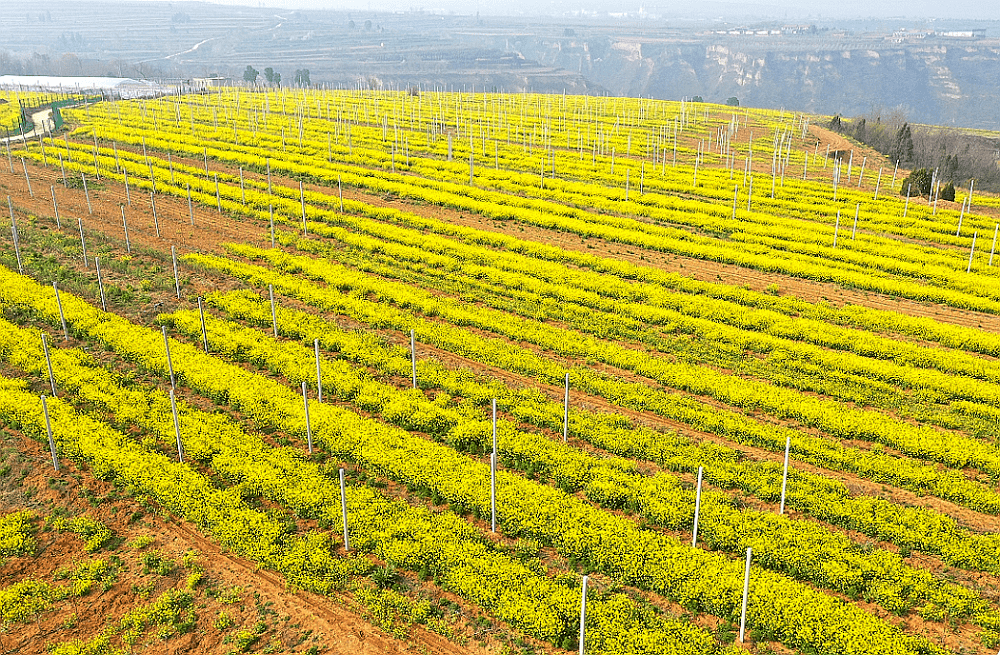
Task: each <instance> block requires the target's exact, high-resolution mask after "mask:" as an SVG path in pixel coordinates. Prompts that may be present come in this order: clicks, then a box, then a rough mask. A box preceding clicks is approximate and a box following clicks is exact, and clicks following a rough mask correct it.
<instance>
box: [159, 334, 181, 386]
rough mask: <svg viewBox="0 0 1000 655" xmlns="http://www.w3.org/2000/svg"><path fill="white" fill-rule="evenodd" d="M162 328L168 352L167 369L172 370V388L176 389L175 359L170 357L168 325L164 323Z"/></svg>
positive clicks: (164, 347)
mask: <svg viewBox="0 0 1000 655" xmlns="http://www.w3.org/2000/svg"><path fill="white" fill-rule="evenodd" d="M160 329H161V330H162V332H163V349H164V350H165V351H166V353H167V370H168V371H169V372H170V388H171V389H176V388H177V386H176V384H175V383H174V361H173V360H172V359H171V358H170V339H168V338H167V326H166V325H163V326H161V328H160Z"/></svg>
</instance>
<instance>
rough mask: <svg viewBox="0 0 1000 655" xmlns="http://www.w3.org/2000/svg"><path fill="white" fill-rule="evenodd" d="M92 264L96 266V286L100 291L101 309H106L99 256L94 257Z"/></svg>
mask: <svg viewBox="0 0 1000 655" xmlns="http://www.w3.org/2000/svg"><path fill="white" fill-rule="evenodd" d="M94 266H96V267H97V288H98V289H100V291H101V309H103V310H104V311H108V303H107V301H106V300H105V298H104V280H103V279H102V278H101V258H100V257H94Z"/></svg>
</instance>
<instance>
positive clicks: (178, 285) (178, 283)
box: [170, 246, 181, 300]
mask: <svg viewBox="0 0 1000 655" xmlns="http://www.w3.org/2000/svg"><path fill="white" fill-rule="evenodd" d="M170 258H171V259H172V260H173V262H174V289H175V290H176V291H177V300H180V299H181V279H180V277H178V276H177V249H176V248H175V247H174V246H170Z"/></svg>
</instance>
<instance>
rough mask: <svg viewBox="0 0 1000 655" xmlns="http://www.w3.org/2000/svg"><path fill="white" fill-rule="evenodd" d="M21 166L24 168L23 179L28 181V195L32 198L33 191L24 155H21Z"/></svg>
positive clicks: (33, 195)
mask: <svg viewBox="0 0 1000 655" xmlns="http://www.w3.org/2000/svg"><path fill="white" fill-rule="evenodd" d="M21 168H23V169H24V181H25V182H27V183H28V195H29V196H31V197H32V198H34V197H35V192H34V191H32V190H31V178H29V177H28V165H27V164H25V163H24V157H21Z"/></svg>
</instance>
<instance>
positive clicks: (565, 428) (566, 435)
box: [563, 373, 569, 443]
mask: <svg viewBox="0 0 1000 655" xmlns="http://www.w3.org/2000/svg"><path fill="white" fill-rule="evenodd" d="M568 438H569V373H567V374H566V391H565V394H564V399H563V443H566V440H567V439H568Z"/></svg>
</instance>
